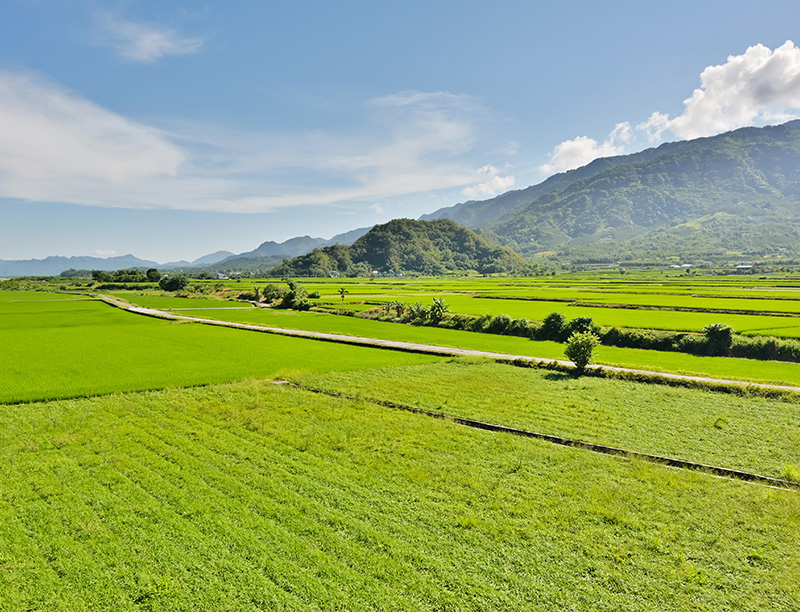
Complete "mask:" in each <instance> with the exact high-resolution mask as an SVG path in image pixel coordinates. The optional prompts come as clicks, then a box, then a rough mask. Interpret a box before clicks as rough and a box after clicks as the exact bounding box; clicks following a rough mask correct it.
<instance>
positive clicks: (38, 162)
mask: <svg viewBox="0 0 800 612" xmlns="http://www.w3.org/2000/svg"><path fill="white" fill-rule="evenodd" d="M183 162H184V155H183V153H182V151H181V150H180V149H179V148H178V147H176V146H175V145H173V144H171V143H170V142H169V141H167V139H166V138H165V137H164V136H163V134H162V133H161V132H160V131H159V130H157V129H155V128H153V127H150V126H147V125H143V124H141V123H137V122H134V121H130V120H128V119H126V118H124V117H121V116H119V115H117V114H115V113H112V112H110V111H108V110H106V109H103V108H101V107H100V106H97V105H95V104H93V103H91V102H89V101H88V100H85V99H83V98H81V97H80V96H78V95H76V94H74V93H71V92H69V91H67V90H65V89H63V88H61V87H59V86H58V85H55V84H53V83H50V82H48V81H47V80H45V79H43V78H41V77H36V76H33V75H23V74H18V73H12V72H7V71H0V195H2V196H4V197H15V198H24V199H34V200H41V199H46V198H57V197H58V193H59V191H60V190H61V189H62V188H64V187H68V186H69V185H71V184H78V183H84V184H91V185H92V186H93V187H92V189H93V191H98V190H101V189H102V188H103V187H107V188H109V189H112V191H113V189H114V186H119V185H126V184H130V183H133V182H136V181H141V180H147V179H150V178H153V177H160V176H175V175H177V173H178V170H179V168H180V166H181V164H182V163H183Z"/></svg>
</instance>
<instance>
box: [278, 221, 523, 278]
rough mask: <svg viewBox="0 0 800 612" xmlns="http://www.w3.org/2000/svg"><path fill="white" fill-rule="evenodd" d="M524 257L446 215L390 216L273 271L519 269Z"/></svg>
mask: <svg viewBox="0 0 800 612" xmlns="http://www.w3.org/2000/svg"><path fill="white" fill-rule="evenodd" d="M524 266H525V262H524V260H523V259H522V258H521V257H520V256H519V255H517V254H516V253H514V252H513V251H512V250H510V249H507V248H504V247H499V246H497V245H494V244H492V243H490V242H489V241H488V240H486V239H485V238H482V237H481V236H478V235H477V234H476V233H475V232H473V231H471V230H469V229H467V228H465V227H461V226H459V225H458V224H456V223H454V222H453V221H450V220H449V219H439V220H436V221H414V220H412V219H395V220H394V221H390V222H389V223H385V224H383V225H376V226H375V227H373V228H372V229H371V230H370V231H369V232H367V233H366V234H365V235H364V236H362V237H361V238H359V239H358V240H356V241H355V242H354V243H353V245H352V246H349V247H348V246H344V245H334V246H329V247H323V248H320V249H314V250H313V251H311V252H310V253H308V254H306V255H301V256H300V257H296V258H294V259H292V260H287V261H286V262H284V263H283V264H282V265H280V266H278V267H277V268H275V270H273V271H272V274H273V275H275V276H327V275H328V274H330V273H331V272H336V273H339V274H344V275H365V274H370V273H371V272H372V271H373V270H377V271H379V272H384V273H401V272H417V273H420V274H446V273H448V272H465V271H468V270H476V271H478V272H481V273H492V272H511V271H514V270H519V269H522V268H523V267H524Z"/></svg>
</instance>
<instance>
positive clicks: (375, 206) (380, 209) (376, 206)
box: [370, 203, 386, 215]
mask: <svg viewBox="0 0 800 612" xmlns="http://www.w3.org/2000/svg"><path fill="white" fill-rule="evenodd" d="M370 208H371V209H372V210H374V211H375V214H376V215H383V214H386V211H385V210H384V209H383V206H381V205H380V204H378V203H375V204H372V205H370Z"/></svg>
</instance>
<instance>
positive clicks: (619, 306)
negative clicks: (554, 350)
mask: <svg viewBox="0 0 800 612" xmlns="http://www.w3.org/2000/svg"><path fill="white" fill-rule="evenodd" d="M670 295H672V294H670ZM473 297H474V298H476V299H480V300H516V301H520V302H559V303H567V304H569V305H570V306H574V307H576V308H609V309H613V310H652V311H663V312H694V313H698V314H701V313H707V314H731V315H752V316H767V317H789V318H797V317H800V313H798V312H774V311H769V310H744V309H736V308H702V307H700V306H657V305H655V304H625V303H621V302H584V301H582V300H573V299H569V298H547V297H528V296H524V297H523V296H507V295H475V296H473ZM691 297H694V296H691ZM725 297H726V298H727V296H725ZM737 299H738V298H737ZM748 299H758V298H753V297H750V298H748ZM762 299H763V298H762Z"/></svg>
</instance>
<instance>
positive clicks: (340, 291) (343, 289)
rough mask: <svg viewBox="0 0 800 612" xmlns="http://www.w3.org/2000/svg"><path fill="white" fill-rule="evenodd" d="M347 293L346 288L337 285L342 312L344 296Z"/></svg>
mask: <svg viewBox="0 0 800 612" xmlns="http://www.w3.org/2000/svg"><path fill="white" fill-rule="evenodd" d="M348 293H350V292H349V291H348V290H347V289H345V288H344V287H339V295H341V296H342V312H344V296H345V295H347V294H348Z"/></svg>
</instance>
